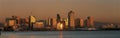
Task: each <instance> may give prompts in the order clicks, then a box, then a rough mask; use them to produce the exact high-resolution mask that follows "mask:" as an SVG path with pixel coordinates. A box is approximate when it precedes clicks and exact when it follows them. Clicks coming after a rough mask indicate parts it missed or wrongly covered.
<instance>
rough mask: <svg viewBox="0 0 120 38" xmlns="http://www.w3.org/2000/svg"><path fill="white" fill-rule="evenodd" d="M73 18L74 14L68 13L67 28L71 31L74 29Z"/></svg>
mask: <svg viewBox="0 0 120 38" xmlns="http://www.w3.org/2000/svg"><path fill="white" fill-rule="evenodd" d="M74 17H75V16H74V12H73V11H70V12H69V13H68V26H69V28H71V29H74V28H75V22H74V21H75V18H74Z"/></svg>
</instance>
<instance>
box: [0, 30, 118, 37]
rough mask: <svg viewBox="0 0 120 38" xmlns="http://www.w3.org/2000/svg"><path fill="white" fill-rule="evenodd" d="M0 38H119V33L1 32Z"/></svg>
mask: <svg viewBox="0 0 120 38" xmlns="http://www.w3.org/2000/svg"><path fill="white" fill-rule="evenodd" d="M1 33H2V34H1V36H0V38H120V31H36V32H1Z"/></svg>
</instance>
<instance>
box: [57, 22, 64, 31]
mask: <svg viewBox="0 0 120 38" xmlns="http://www.w3.org/2000/svg"><path fill="white" fill-rule="evenodd" d="M63 29H64V26H63V23H60V22H59V23H57V30H63Z"/></svg>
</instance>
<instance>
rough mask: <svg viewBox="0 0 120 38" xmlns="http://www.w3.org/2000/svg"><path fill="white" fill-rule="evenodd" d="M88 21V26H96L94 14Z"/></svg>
mask: <svg viewBox="0 0 120 38" xmlns="http://www.w3.org/2000/svg"><path fill="white" fill-rule="evenodd" d="M86 21H87V27H94V18H93V17H92V16H89V17H88V18H87V20H86Z"/></svg>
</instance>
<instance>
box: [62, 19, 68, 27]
mask: <svg viewBox="0 0 120 38" xmlns="http://www.w3.org/2000/svg"><path fill="white" fill-rule="evenodd" d="M63 21H64V22H65V28H66V29H68V18H64V19H63Z"/></svg>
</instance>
